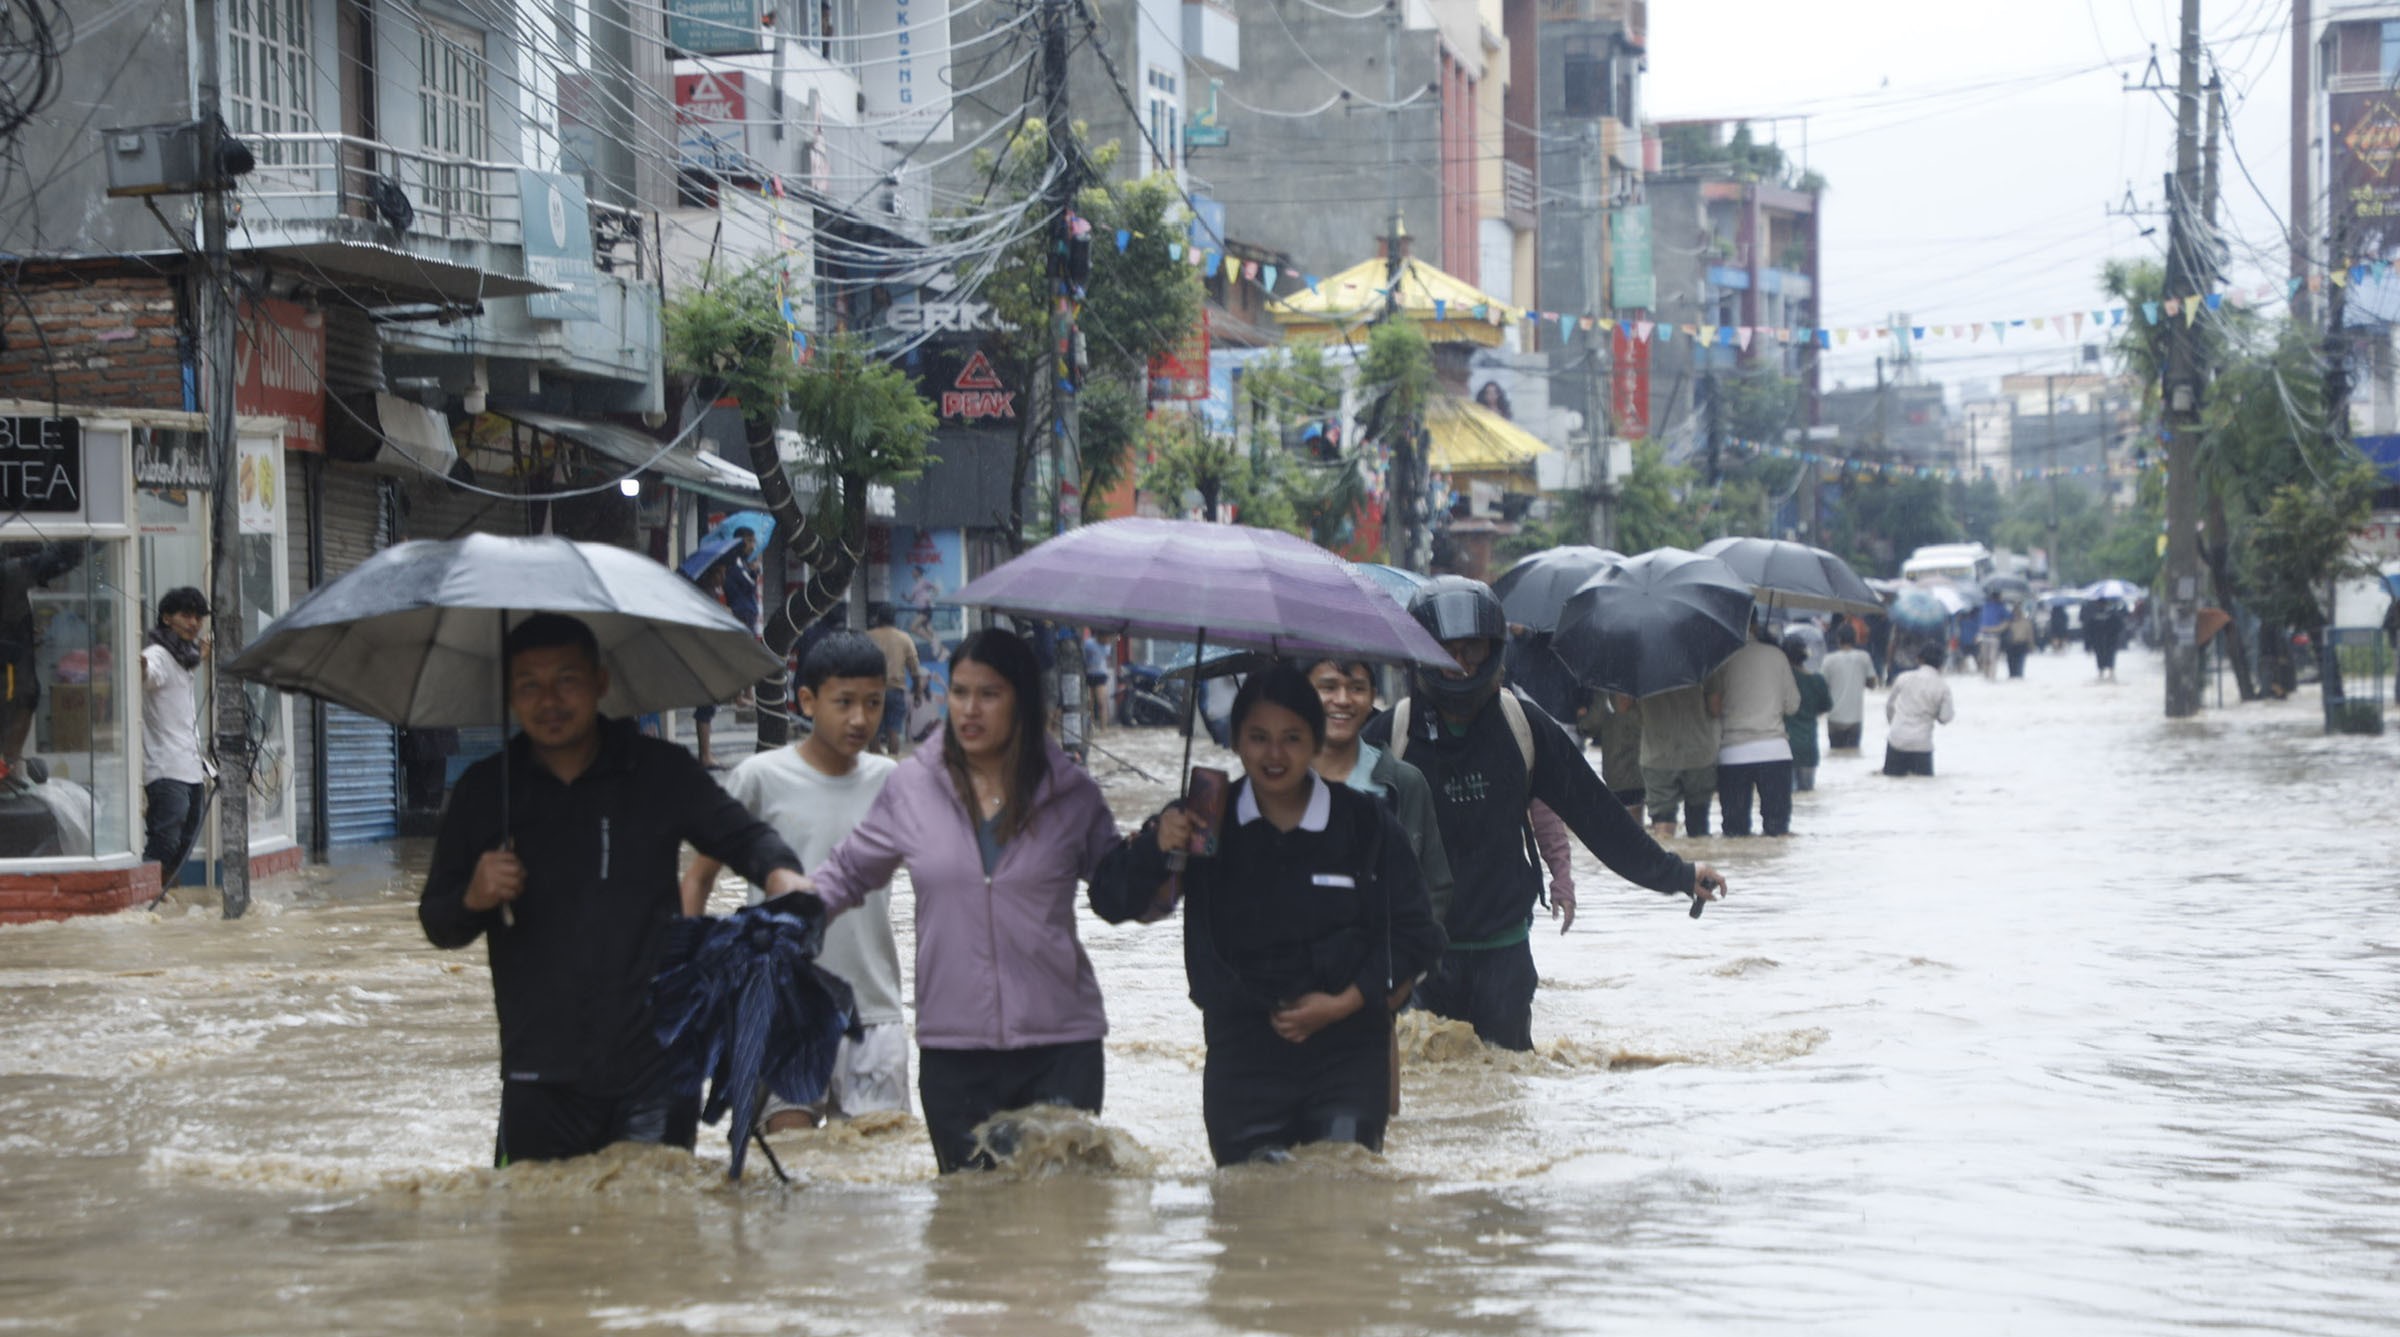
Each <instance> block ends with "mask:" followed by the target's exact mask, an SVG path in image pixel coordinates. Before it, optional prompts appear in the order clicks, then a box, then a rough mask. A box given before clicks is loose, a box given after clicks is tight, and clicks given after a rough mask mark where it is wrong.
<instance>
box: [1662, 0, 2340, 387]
mask: <svg viewBox="0 0 2400 1337" xmlns="http://www.w3.org/2000/svg"><path fill="white" fill-rule="evenodd" d="M2178 8H2179V7H2178V5H2177V3H2176V0H1818V2H1817V3H1795V2H1794V0H1707V2H1706V3H1693V2H1692V0H1663V2H1661V3H1653V4H1652V5H1651V6H1650V24H1651V27H1650V42H1649V50H1650V72H1649V81H1648V85H1647V92H1648V97H1649V107H1648V113H1649V115H1650V116H1651V118H1652V119H1654V120H1672V119H1677V118H1687V117H1701V116H1761V117H1764V116H1772V115H1778V114H1780V115H1784V116H1792V117H1797V116H1800V115H1803V114H1806V115H1809V116H1810V117H1811V119H1810V120H1809V121H1808V122H1807V129H1806V135H1807V159H1808V163H1809V165H1810V166H1812V167H1814V168H1815V169H1816V170H1817V171H1818V172H1820V173H1822V174H1823V175H1824V176H1825V178H1826V181H1827V190H1826V195H1825V200H1824V210H1825V216H1824V222H1823V239H1824V243H1823V244H1824V252H1825V253H1824V267H1823V278H1824V291H1823V293H1822V299H1823V301H1822V307H1821V309H1822V312H1823V315H1822V319H1823V320H1824V321H1825V322H1826V323H1827V324H1828V325H1835V326H1859V325H1883V324H1886V323H1888V322H1889V320H1890V319H1891V317H1892V316H1893V315H1894V314H1895V313H1899V312H1906V313H1908V314H1909V316H1910V317H1911V318H1912V319H1913V321H1914V322H1915V323H1917V324H1939V325H1947V324H1965V323H1968V322H1971V321H1977V320H1982V321H1991V320H2001V319H2013V318H2019V317H2029V316H2049V315H2054V314H2056V313H2058V312H2061V311H2074V310H2077V309H2081V310H2084V311H2087V312H2088V311H2090V310H2091V309H2093V308H2095V307H2099V306H2102V305H2104V304H2105V302H2104V299H2103V295H2102V293H2101V291H2100V286H2099V272H2100V266H2101V264H2102V262H2104V261H2106V260H2108V259H2109V258H2111V257H2125V258H2129V259H2132V258H2156V257H2158V256H2159V255H2161V254H2162V253H2163V245H2162V244H2163V242H2164V241H2165V238H2166V227H2165V220H2164V219H2163V218H2159V217H2144V218H2137V219H2126V218H2117V217H2111V216H2110V214H2109V212H2108V211H2109V210H2110V209H2111V208H2112V207H2119V206H2121V205H2122V204H2123V202H2124V199H2125V194H2126V189H2127V187H2128V185H2129V184H2130V186H2131V187H2132V191H2133V197H2134V199H2135V201H2136V203H2137V204H2139V205H2140V206H2141V207H2143V208H2145V209H2156V208H2157V207H2158V206H2159V204H2160V203H2161V200H2162V197H2163V189H2164V185H2163V180H2162V178H2163V176H2164V174H2165V173H2166V172H2168V171H2169V170H2171V169H2172V168H2173V166H2174V150H2175V128H2174V116H2173V110H2172V102H2173V100H2172V98H2171V97H2164V96H2160V95H2155V94H2146V93H2127V92H2125V91H2124V87H2125V83H2126V81H2127V80H2128V79H2132V80H2134V81H2137V82H2138V81H2139V80H2140V78H2141V76H2142V74H2143V72H2144V70H2145V68H2146V67H2147V65H2148V63H2149V60H2150V47H2151V44H2152V43H2156V44H2157V47H2158V61H2159V68H2160V69H2161V71H2163V73H2164V74H2165V77H2166V81H2167V82H2168V83H2169V84H2172V83H2173V81H2174V77H2175V50H2174V47H2175V40H2176V22H2177V14H2178ZM2201 23H2202V31H2203V33H2204V34H2205V36H2206V41H2207V46H2208V49H2209V50H2210V52H2211V53H2213V54H2214V55H2215V57H2216V60H2217V63H2218V64H2219V65H2220V66H2221V67H2222V68H2223V70H2224V75H2225V86H2226V100H2227V105H2228V109H2229V110H2230V112H2231V118H2230V120H2229V122H2228V129H2229V131H2230V133H2231V136H2232V141H2231V146H2230V147H2229V149H2228V151H2227V152H2226V154H2225V158H2224V173H2223V176H2224V184H2223V188H2222V194H2223V202H2222V204H2221V206H2220V220H2221V222H2223V223H2224V224H2225V225H2226V227H2227V230H2228V232H2229V234H2230V236H2229V242H2230V245H2231V248H2232V251H2233V266H2232V274H2231V276H2230V282H2231V283H2233V284H2235V285H2237V286H2245V287H2246V286H2250V285H2253V284H2257V283H2262V282H2267V281H2270V280H2276V281H2279V280H2281V279H2283V278H2284V277H2285V276H2286V262H2285V259H2284V254H2285V250H2284V243H2283V224H2282V221H2281V215H2282V214H2283V212H2284V207H2285V201H2286V200H2287V198H2288V196H2289V191H2290V177H2289V167H2290V162H2291V147H2290V131H2289V115H2290V108H2289V98H2288V89H2289V87H2290V61H2291V45H2290V32H2289V29H2290V23H2291V18H2290V5H2289V4H2288V3H2282V2H2281V0H2206V2H2205V4H2204V6H2203V8H2202V11H2201ZM2202 81H2203V82H2204V83H2205V82H2206V67H2205V66H2203V74H2202ZM1756 132H1757V133H1758V134H1759V135H1761V136H1762V137H1769V136H1771V137H1773V138H1776V139H1777V140H1779V141H1780V142H1781V143H1782V144H1783V146H1784V147H1785V148H1786V149H1787V150H1788V151H1790V152H1792V153H1793V154H1795V155H1797V154H1798V153H1799V151H1800V147H1801V136H1802V128H1801V124H1800V123H1799V122H1798V121H1797V120H1786V121H1784V122H1782V123H1781V124H1780V125H1779V126H1777V127H1772V128H1771V127H1769V126H1767V125H1765V124H1764V123H1761V124H1760V125H1759V126H1758V127H1757V131H1756ZM2233 148H2238V149H2239V152H2240V157H2241V159H2242V160H2243V162H2245V163H2246V164H2247V166H2248V168H2249V173H2250V175H2251V176H2252V177H2255V178H2256V181H2257V188H2256V189H2254V188H2253V187H2252V185H2251V184H2250V182H2249V181H2247V180H2245V179H2244V177H2243V173H2242V170H2241V167H2240V166H2238V165H2237V164H2236V163H2235V161H2234V153H2233V152H2232V149H2233ZM2320 184H2321V183H2320ZM2262 192H2263V198H2262ZM2151 227H2155V228H2156V229H2157V231H2156V233H2155V235H2152V236H2147V237H2145V236H2142V235H2140V232H2141V229H2143V228H2151ZM1877 351H1879V350H1878V349H1876V348H1874V347H1871V346H1869V347H1862V346H1861V345H1860V343H1859V342H1858V341H1857V340H1856V339H1855V338H1853V339H1852V341H1851V342H1850V344H1849V345H1848V346H1847V348H1837V349H1835V350H1834V352H1833V353H1832V354H1831V355H1829V357H1828V361H1827V364H1826V384H1827V387H1828V388H1831V386H1832V385H1833V384H1834V383H1835V382H1837V381H1847V382H1848V383H1850V384H1853V385H1856V384H1872V383H1873V381H1874V375H1875V373H1874V358H1875V354H1876V352H1877ZM1920 352H1921V353H1922V355H1923V370H1924V373H1925V375H1926V376H1927V378H1928V379H1937V380H1941V381H1944V382H1946V383H1948V384H1950V385H1951V386H1952V388H1953V394H1954V396H1955V392H1956V389H1957V387H1958V386H1959V385H1960V384H1961V383H1963V382H1970V381H1977V380H1981V381H1991V380H1995V379H1996V378H1997V377H1998V376H2000V375H2001V374H2003V373H2006V372H2012V371H2026V372H2048V371H2066V370H2070V369H2072V366H2073V345H2072V343H2071V342H2070V341H2069V340H2064V339H2061V338H2059V337H2058V335H2056V334H2055V333H2052V332H2050V331H2047V330H2044V331H2035V330H2032V329H2031V328H2030V327H2028V328H2026V329H2022V330H2012V331H2011V332H2010V334H2009V337H2008V340H2007V342H2006V344H2005V345H2002V346H2000V347H1999V348H1997V349H1996V348H1995V346H1994V340H1993V337H1992V335H1991V334H1990V332H1989V331H1988V330H1987V331H1986V333H1985V335H1984V337H1983V339H1982V340H1981V341H1980V342H1978V343H1972V344H1970V343H1966V342H1964V341H1960V340H1942V339H1935V340H1931V341H1929V342H1928V343H1927V344H1925V345H1923V346H1922V347H1921V349H1920Z"/></svg>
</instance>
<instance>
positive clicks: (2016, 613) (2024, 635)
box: [2000, 604, 2037, 678]
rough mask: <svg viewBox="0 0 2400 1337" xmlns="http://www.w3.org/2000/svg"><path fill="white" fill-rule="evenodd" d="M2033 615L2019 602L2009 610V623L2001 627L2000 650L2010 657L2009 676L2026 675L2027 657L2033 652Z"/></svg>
mask: <svg viewBox="0 0 2400 1337" xmlns="http://www.w3.org/2000/svg"><path fill="white" fill-rule="evenodd" d="M2036 630H2037V628H2036V627H2035V626H2034V624H2033V615H2032V614H2031V613H2028V612H2027V611H2025V605H2023V604H2018V605H2016V606H2015V607H2014V608H2011V609H2009V610H2008V623H2007V625H2005V626H2003V627H2002V628H2001V629H2000V652H2001V653H2002V654H2003V655H2006V656H2007V657H2008V676H2009V677H2011V678H2022V677H2024V676H2025V657H2026V656H2027V655H2030V654H2032V653H2033V641H2034V633H2035V631H2036Z"/></svg>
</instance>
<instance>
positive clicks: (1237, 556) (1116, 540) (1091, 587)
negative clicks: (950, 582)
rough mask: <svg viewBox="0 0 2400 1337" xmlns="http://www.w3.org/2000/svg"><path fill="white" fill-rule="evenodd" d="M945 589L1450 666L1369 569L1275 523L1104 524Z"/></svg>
mask: <svg viewBox="0 0 2400 1337" xmlns="http://www.w3.org/2000/svg"><path fill="white" fill-rule="evenodd" d="M952 597H953V599H954V600H955V601H956V602H958V603H962V604H966V605H969V606H971V607H981V608H991V609H996V610H998V611H1000V612H1003V613H1010V614H1014V615H1016V616H1019V617H1031V618H1040V619H1042V620H1045V621H1050V622H1065V623H1072V624H1074V625H1077V626H1087V627H1091V628H1094V629H1095V630H1100V631H1115V632H1122V633H1125V634H1128V635H1134V636H1152V637H1159V638H1162V639H1169V640H1197V641H1203V642H1205V644H1206V645H1208V646H1209V647H1211V648H1224V649H1233V650H1263V651H1265V652H1267V653H1268V654H1273V655H1283V656H1287V657H1293V658H1298V657H1303V656H1309V655H1318V656H1323V655H1343V656H1347V657H1349V658H1354V659H1367V660H1373V661H1376V662H1379V663H1392V664H1428V665H1432V666H1434V667H1436V668H1455V667H1457V666H1456V664H1455V663H1453V662H1452V660H1451V658H1450V656H1449V655H1448V654H1445V653H1444V652H1443V650H1442V647H1441V645H1440V643H1439V642H1437V641H1435V640H1434V639H1433V637H1432V636H1431V635H1430V634H1429V633H1427V632H1426V630H1425V629H1424V628H1423V627H1420V626H1418V625H1417V623H1416V620H1415V619H1414V618H1411V617H1410V616H1409V615H1408V613H1407V611H1406V610H1405V609H1403V608H1401V606H1400V605H1399V604H1398V603H1396V602H1395V601H1394V600H1393V599H1392V597H1391V596H1390V595H1388V594H1385V593H1384V592H1383V591H1382V590H1380V589H1378V588H1377V587H1376V585H1375V583H1374V582H1373V581H1372V580H1371V579H1370V578H1369V577H1367V576H1366V575H1364V574H1361V573H1360V572H1359V571H1357V570H1356V569H1355V568H1353V567H1352V566H1350V565H1349V564H1348V563H1346V562H1344V561H1343V560H1342V559H1341V558H1339V557H1336V556H1334V555H1333V554H1332V553H1329V552H1327V551H1325V550H1324V549H1323V548H1320V547H1318V546H1317V545H1315V544H1313V543H1310V542H1309V541H1308V540H1306V539H1300V538H1294V537H1292V536H1291V535H1289V534H1285V533H1282V532H1280V531H1278V530H1273V529H1251V528H1248V527H1246V526H1241V525H1212V524H1202V523H1199V522H1197V521H1191V520H1148V519H1131V520H1108V521H1103V522H1102V523H1100V524H1096V525H1089V526H1086V527H1084V528H1082V529H1078V530H1075V531H1073V532H1072V533H1068V534H1062V535H1060V536H1059V537H1057V538H1054V539H1051V540H1050V541H1049V542H1047V543H1044V544H1042V545H1041V546H1039V547H1037V548H1035V549H1033V550H1032V551H1031V552H1028V553H1026V554H1024V555H1023V556H1021V557H1018V558H1017V559H1016V560H1014V561H1011V562H1008V563H1006V564H1004V565H1002V566H999V567H996V568H994V569H993V570H991V571H987V572H985V573H984V574H983V575H981V576H978V577H976V578H975V579H974V580H971V581H969V582H967V584H966V586H965V587H964V588H962V589H960V590H959V592H958V593H957V594H956V595H954V596H952Z"/></svg>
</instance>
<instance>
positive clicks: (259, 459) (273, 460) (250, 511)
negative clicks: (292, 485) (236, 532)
mask: <svg viewBox="0 0 2400 1337" xmlns="http://www.w3.org/2000/svg"><path fill="white" fill-rule="evenodd" d="M234 455H235V457H236V458H237V459H239V460H240V461H241V477H240V479H239V480H238V481H237V483H236V487H237V489H238V490H237V491H236V492H235V494H234V495H235V496H236V497H238V498H239V499H240V515H241V526H242V532H243V533H245V534H272V533H274V532H275V507H276V504H277V503H278V502H279V501H280V500H281V499H282V496H283V444H282V443H281V442H279V441H274V440H271V439H269V438H266V437H258V436H246V437H243V438H242V440H241V442H240V443H239V444H238V445H237V446H235V448H234Z"/></svg>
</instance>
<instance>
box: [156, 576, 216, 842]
mask: <svg viewBox="0 0 2400 1337" xmlns="http://www.w3.org/2000/svg"><path fill="white" fill-rule="evenodd" d="M207 621H208V596H207V595H205V594H202V593H201V592H200V591H199V590H197V589H194V588H193V587H191V586H189V585H185V586H183V587H181V588H179V589H172V590H168V591H167V592H166V593H165V594H164V595H162V596H160V597H159V601H158V621H157V623H156V624H155V625H153V626H152V627H151V628H150V630H149V632H148V633H147V634H146V635H145V636H144V637H143V638H142V800H143V825H144V828H145V829H144V833H143V839H142V861H143V862H145V863H154V864H157V865H158V880H159V885H160V886H161V887H172V886H174V885H175V883H176V881H177V879H178V877H179V876H180V875H181V874H182V872H183V862H184V860H186V859H188V858H190V857H191V854H192V844H193V842H194V841H196V840H198V839H199V838H200V820H201V816H202V814H204V813H205V812H206V811H207V809H208V802H207V797H206V796H207V792H208V768H207V764H206V763H205V762H203V761H202V760H201V759H200V698H199V693H198V688H197V683H198V679H199V674H200V664H201V662H202V661H203V660H205V659H207V658H208V642H206V641H204V640H202V639H201V638H200V630H201V627H202V625H203V624H204V623H206V622H207Z"/></svg>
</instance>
